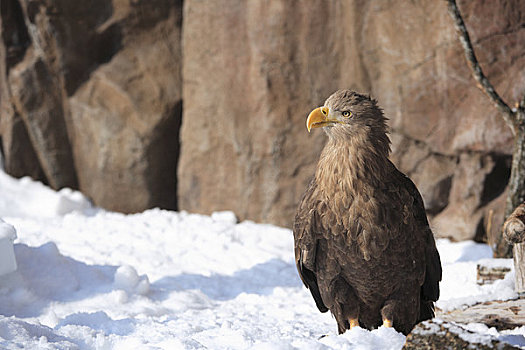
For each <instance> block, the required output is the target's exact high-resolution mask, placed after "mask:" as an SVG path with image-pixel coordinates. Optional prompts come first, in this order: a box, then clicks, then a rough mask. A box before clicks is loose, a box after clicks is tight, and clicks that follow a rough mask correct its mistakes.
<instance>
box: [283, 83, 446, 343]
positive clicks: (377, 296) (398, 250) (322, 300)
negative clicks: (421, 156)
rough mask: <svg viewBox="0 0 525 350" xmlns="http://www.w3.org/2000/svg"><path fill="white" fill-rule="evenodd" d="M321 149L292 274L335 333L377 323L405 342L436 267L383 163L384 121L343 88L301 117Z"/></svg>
mask: <svg viewBox="0 0 525 350" xmlns="http://www.w3.org/2000/svg"><path fill="white" fill-rule="evenodd" d="M307 127H308V130H310V128H316V127H323V128H324V130H325V131H326V133H327V134H328V142H327V144H326V146H325V148H324V150H323V152H322V154H321V158H320V159H319V163H318V166H317V170H316V172H315V176H314V178H313V179H312V181H311V182H310V184H309V185H308V188H307V189H306V192H305V193H304V196H303V198H302V200H301V203H300V205H299V208H298V209H297V214H296V216H295V221H294V228H293V233H294V239H295V261H296V264H297V269H298V271H299V275H300V277H301V279H302V281H303V282H304V284H305V285H306V287H307V288H308V289H309V290H310V292H311V293H312V296H313V298H314V300H315V303H316V305H317V307H318V308H319V310H320V311H321V312H326V311H328V310H330V311H331V312H332V314H333V315H334V316H335V319H336V321H337V325H338V330H339V333H343V332H345V331H346V330H347V329H349V328H351V327H353V326H356V325H360V326H362V327H364V328H367V329H373V328H377V327H379V326H380V325H382V324H384V325H385V326H393V327H395V329H396V330H398V331H400V332H403V333H404V334H408V333H409V332H410V331H411V330H412V328H413V327H414V325H415V324H416V323H417V322H419V321H422V320H425V319H429V318H432V317H433V316H434V303H433V302H434V301H436V300H437V299H438V297H439V281H440V280H441V262H440V259H439V253H438V252H437V250H436V245H435V241H434V236H433V235H432V231H431V230H430V228H429V225H428V221H427V217H426V214H425V209H424V207H423V200H422V199H421V195H420V194H419V192H418V190H417V188H416V186H415V185H414V184H413V183H412V181H411V180H410V179H409V178H408V177H406V176H405V175H404V174H402V173H401V172H400V171H399V170H397V169H396V167H395V166H394V165H393V164H392V163H391V162H390V160H389V159H388V156H389V153H390V140H389V138H388V136H387V130H386V128H387V127H386V118H385V117H384V116H383V112H382V110H381V109H380V108H379V107H378V106H377V103H376V101H375V100H373V99H371V98H370V97H368V96H364V95H361V94H358V93H356V92H353V91H350V90H341V91H337V92H336V93H334V94H333V95H332V96H330V97H329V98H328V99H327V100H326V102H325V104H324V106H323V107H319V108H317V109H315V110H314V111H312V113H310V115H309V117H308V120H307Z"/></svg>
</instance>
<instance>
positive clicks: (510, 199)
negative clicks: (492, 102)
mask: <svg viewBox="0 0 525 350" xmlns="http://www.w3.org/2000/svg"><path fill="white" fill-rule="evenodd" d="M524 114H525V113H524V112H523V111H521V110H519V112H518V120H523V119H525V115H524ZM524 201H525V125H523V124H522V123H521V124H520V125H519V126H518V127H517V128H516V136H515V138H514V151H513V153H512V167H511V171H510V179H509V192H508V194H507V202H506V205H505V219H507V218H508V217H509V215H510V214H512V212H513V211H514V209H516V208H517V207H518V206H519V205H520V204H521V203H523V202H524ZM494 257H495V258H510V257H512V246H511V245H509V244H508V243H507V241H506V240H505V239H504V238H503V235H500V236H498V238H497V240H496V242H495V247H494Z"/></svg>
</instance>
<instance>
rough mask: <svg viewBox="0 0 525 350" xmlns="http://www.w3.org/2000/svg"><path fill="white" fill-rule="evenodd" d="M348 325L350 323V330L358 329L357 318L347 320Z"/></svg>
mask: <svg viewBox="0 0 525 350" xmlns="http://www.w3.org/2000/svg"><path fill="white" fill-rule="evenodd" d="M349 323H350V329H352V328H354V327H359V320H358V319H357V318H351V319H350V320H349Z"/></svg>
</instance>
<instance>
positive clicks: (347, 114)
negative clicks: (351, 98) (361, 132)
mask: <svg viewBox="0 0 525 350" xmlns="http://www.w3.org/2000/svg"><path fill="white" fill-rule="evenodd" d="M351 115H352V113H351V112H349V111H344V112H343V117H345V118H349V117H350V116H351Z"/></svg>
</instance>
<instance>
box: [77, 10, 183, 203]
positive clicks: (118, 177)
mask: <svg viewBox="0 0 525 350" xmlns="http://www.w3.org/2000/svg"><path fill="white" fill-rule="evenodd" d="M140 4H141V5H140V6H132V5H129V6H127V7H125V6H122V7H119V8H115V9H114V13H113V14H112V16H111V17H109V18H108V19H106V22H105V23H103V24H101V25H100V27H99V29H98V30H100V28H104V30H105V31H112V32H114V33H120V34H114V35H115V38H114V39H113V40H118V41H119V44H118V45H117V46H122V48H121V49H119V50H118V51H117V52H116V53H114V55H113V56H112V57H111V59H110V61H109V62H108V63H106V64H103V65H100V66H98V67H97V68H96V69H94V70H93V71H92V72H91V75H90V77H89V79H88V80H87V81H86V82H84V83H82V84H80V85H79V86H78V88H77V89H76V90H75V92H74V94H73V95H72V96H71V98H70V99H69V109H70V114H69V118H68V124H69V127H70V132H71V135H72V139H73V140H74V141H73V151H74V155H75V162H76V165H77V168H78V177H79V183H80V188H81V189H82V190H83V191H84V192H86V193H87V194H88V195H89V196H90V197H92V198H93V200H94V202H95V203H97V204H99V205H101V206H104V207H105V208H108V209H111V210H117V211H123V212H136V211H141V210H143V209H145V208H150V207H153V206H160V207H163V208H169V209H175V208H176V192H175V191H176V177H175V176H176V162H177V157H178V147H179V143H178V128H179V125H180V118H181V113H182V102H181V98H182V96H181V93H182V91H181V85H180V81H181V78H180V62H181V52H180V46H179V44H180V15H181V11H182V9H181V8H179V6H180V4H178V5H177V3H172V2H165V1H153V2H144V3H140ZM113 27H116V28H118V29H112V30H111V29H110V28H113ZM93 29H96V28H93Z"/></svg>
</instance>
